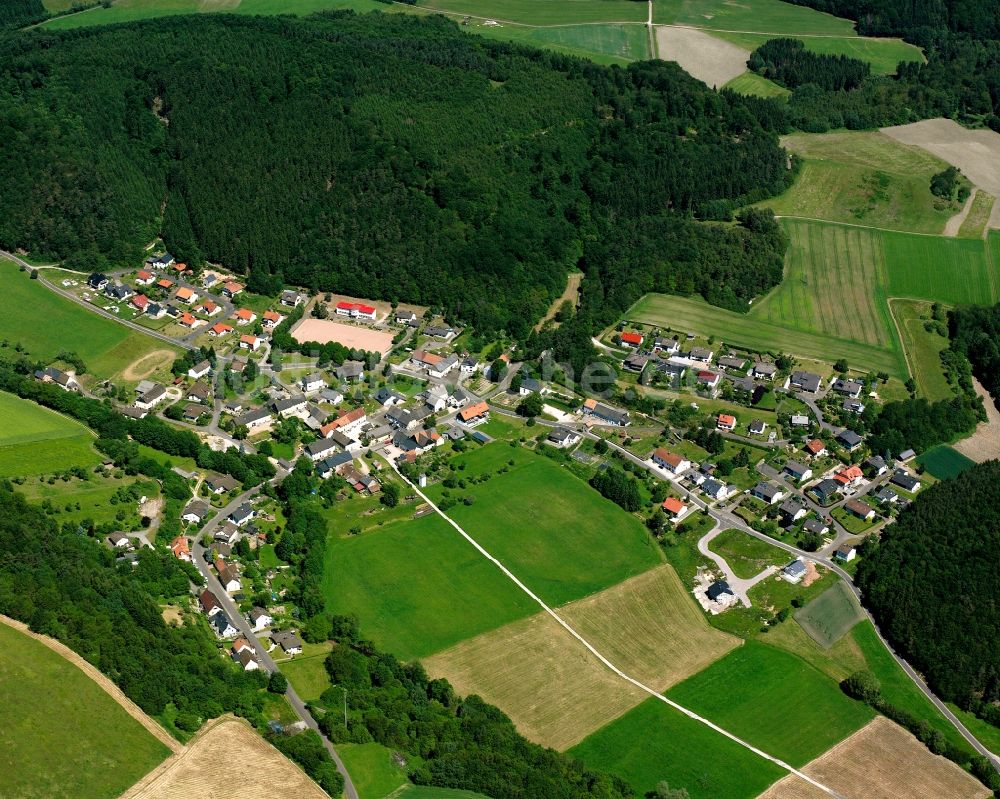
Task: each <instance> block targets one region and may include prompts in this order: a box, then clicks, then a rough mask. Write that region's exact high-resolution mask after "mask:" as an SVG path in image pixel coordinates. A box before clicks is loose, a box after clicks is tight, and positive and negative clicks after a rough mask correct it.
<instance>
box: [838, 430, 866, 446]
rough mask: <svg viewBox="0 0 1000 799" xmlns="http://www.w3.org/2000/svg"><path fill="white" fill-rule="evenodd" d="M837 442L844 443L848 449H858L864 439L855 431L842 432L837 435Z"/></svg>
mask: <svg viewBox="0 0 1000 799" xmlns="http://www.w3.org/2000/svg"><path fill="white" fill-rule="evenodd" d="M837 440H838V441H840V442H842V443H843V444H845V445H846V446H848V447H856V446H857V445H858V444H860V443H861V442H862V441H863V440H864V439H862V438H861V436H859V435H858V434H857V433H855V432H854V431H853V430H841V431H840V432H839V433H837Z"/></svg>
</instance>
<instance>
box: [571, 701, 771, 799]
mask: <svg viewBox="0 0 1000 799" xmlns="http://www.w3.org/2000/svg"><path fill="white" fill-rule="evenodd" d="M570 753H571V754H573V755H575V756H576V757H578V758H580V759H581V760H582V761H583V762H584V763H586V764H587V765H588V766H590V767H591V768H594V769H599V770H601V771H608V772H611V773H613V774H617V775H618V776H620V777H622V778H623V779H625V780H626V781H627V782H628V783H629V784H630V785H632V786H633V787H634V788H635V792H636V795H637V796H643V795H645V793H646V792H647V791H651V790H653V788H654V787H655V786H656V784H657V783H658V782H660V781H661V780H666V781H667V782H669V784H670V787H671V788H684V789H686V790H687V792H688V794H689V795H690V796H691V799H752V797H755V796H757V795H758V794H760V793H761V792H762V791H763V790H764V789H765V788H766V787H767V786H768V785H770V784H771V783H772V782H774V781H776V780H778V779H780V778H781V777H783V776H784V774H785V772H784V770H783V769H781V768H779V767H778V766H776V765H774V764H773V763H771V762H769V761H767V760H764V759H763V758H760V757H758V756H757V755H755V754H753V753H752V752H751V751H750V750H748V749H746V748H744V747H742V746H740V745H739V744H737V743H734V742H733V741H730V740H729V739H728V738H725V737H724V736H722V735H719V734H718V733H716V732H714V731H713V730H712V729H711V728H709V727H706V726H705V725H704V724H702V723H701V722H698V721H695V720H693V719H690V718H688V717H687V716H685V715H684V714H682V713H681V712H680V711H677V710H674V709H673V708H671V707H669V706H668V705H666V704H665V703H663V702H661V701H660V700H658V699H656V698H653V697H650V698H649V699H647V700H646V701H645V702H643V703H642V704H641V705H639V706H637V707H636V708H634V709H633V710H631V711H629V712H628V713H626V714H625V715H624V716H622V717H621V718H619V719H616V720H615V721H613V722H611V723H610V724H608V725H607V726H605V727H603V728H601V729H600V730H598V731H597V732H595V733H594V734H593V735H590V736H589V737H588V738H586V739H585V740H583V741H582V742H581V743H579V744H577V745H576V746H575V747H573V749H571V750H570Z"/></svg>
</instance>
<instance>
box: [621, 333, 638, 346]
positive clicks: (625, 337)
mask: <svg viewBox="0 0 1000 799" xmlns="http://www.w3.org/2000/svg"><path fill="white" fill-rule="evenodd" d="M618 340H619V341H620V342H621V343H622V344H625V345H627V346H629V347H641V346H642V341H643V337H642V333H630V332H625V333H621V334H620V335H619V336H618Z"/></svg>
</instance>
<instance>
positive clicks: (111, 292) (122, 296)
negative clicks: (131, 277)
mask: <svg viewBox="0 0 1000 799" xmlns="http://www.w3.org/2000/svg"><path fill="white" fill-rule="evenodd" d="M104 293H105V294H107V295H108V296H109V297H110V298H111V299H113V300H118V301H119V302H124V301H125V300H127V299H128V298H129V297H131V296H132V295H133V294H135V292H134V291H132V289H130V288H129V287H128V286H123V285H120V284H119V285H115V286H107V287H106V288H105V289H104Z"/></svg>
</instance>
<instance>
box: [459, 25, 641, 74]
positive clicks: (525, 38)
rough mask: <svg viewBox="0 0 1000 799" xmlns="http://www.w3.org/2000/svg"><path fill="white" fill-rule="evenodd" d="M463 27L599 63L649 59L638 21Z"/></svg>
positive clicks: (492, 36) (625, 62)
mask: <svg viewBox="0 0 1000 799" xmlns="http://www.w3.org/2000/svg"><path fill="white" fill-rule="evenodd" d="M467 30H469V31H472V32H473V33H477V34H479V35H480V36H485V37H486V38H487V39H503V40H506V41H512V42H517V43H518V44H526V45H531V46H533V47H541V48H544V49H546V50H555V51H556V52H559V53H564V54H565V55H575V56H579V57H581V58H589V59H590V60H591V61H596V62H597V63H599V64H620V65H624V64H627V63H629V62H630V61H640V60H644V59H647V58H649V33H648V31H647V29H646V26H645V25H639V24H625V25H622V24H617V23H608V24H605V25H597V24H584V25H558V26H553V27H528V26H522V25H501V26H498V27H487V26H484V25H482V24H481V23H476V24H473V25H470V26H469V28H468V29H467Z"/></svg>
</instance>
